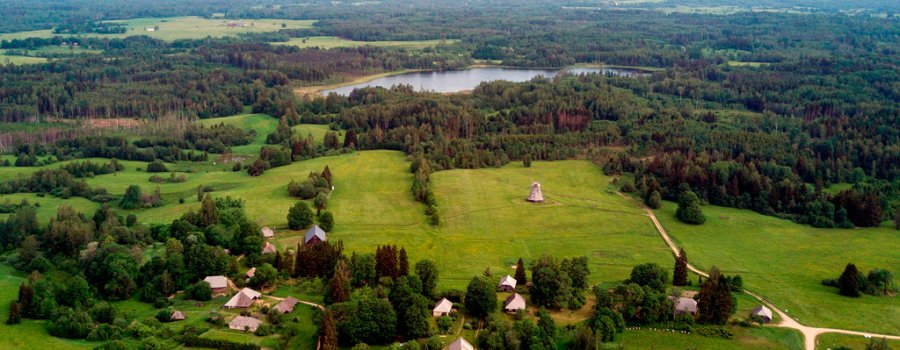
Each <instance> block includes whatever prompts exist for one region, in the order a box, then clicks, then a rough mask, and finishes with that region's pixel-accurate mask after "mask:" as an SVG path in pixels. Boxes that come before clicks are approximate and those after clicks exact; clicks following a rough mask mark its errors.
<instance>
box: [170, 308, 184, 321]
mask: <svg viewBox="0 0 900 350" xmlns="http://www.w3.org/2000/svg"><path fill="white" fill-rule="evenodd" d="M169 321H184V313H183V312H181V311H178V310H175V312H173V313H172V315H171V316H169Z"/></svg>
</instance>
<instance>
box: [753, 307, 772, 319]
mask: <svg viewBox="0 0 900 350" xmlns="http://www.w3.org/2000/svg"><path fill="white" fill-rule="evenodd" d="M750 315H751V317H752V318H753V319H754V320H755V321H757V322H759V323H769V322H772V310H771V309H769V308H767V307H766V306H765V305H760V306H757V307H756V308H755V309H753V311H752V312H750Z"/></svg>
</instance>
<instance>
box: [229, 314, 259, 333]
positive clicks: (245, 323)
mask: <svg viewBox="0 0 900 350" xmlns="http://www.w3.org/2000/svg"><path fill="white" fill-rule="evenodd" d="M260 324H262V321H260V320H258V319H255V318H253V317H246V316H238V317H235V318H234V319H233V320H231V322H228V328H230V329H234V330H236V331H248V332H256V329H257V328H259V325H260Z"/></svg>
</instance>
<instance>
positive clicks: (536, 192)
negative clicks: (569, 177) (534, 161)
mask: <svg viewBox="0 0 900 350" xmlns="http://www.w3.org/2000/svg"><path fill="white" fill-rule="evenodd" d="M528 201H529V202H532V203H541V202H543V201H544V194H543V193H542V192H541V183H540V182H537V181H535V182H534V183H532V184H531V194H530V195H528Z"/></svg>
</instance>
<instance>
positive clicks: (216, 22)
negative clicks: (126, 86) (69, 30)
mask: <svg viewBox="0 0 900 350" xmlns="http://www.w3.org/2000/svg"><path fill="white" fill-rule="evenodd" d="M110 22H116V23H124V24H125V26H126V27H127V32H126V33H123V34H97V33H82V34H77V35H74V36H83V37H101V38H124V37H128V36H134V35H146V36H149V37H151V38H156V39H160V40H166V41H173V40H178V39H201V38H205V37H208V36H210V37H226V36H237V35H239V34H243V33H264V32H276V31H279V30H281V29H302V28H310V27H312V24H313V23H314V22H315V21H313V20H281V19H239V20H237V19H221V18H219V19H206V18H202V17H167V18H135V19H129V20H121V21H110ZM228 24H235V25H236V27H229V26H228ZM244 24H246V26H243V25H244ZM251 24H252V25H251ZM282 25H283V26H282ZM157 26H158V27H159V30H154V31H148V30H147V29H148V28H154V27H157ZM53 36H57V34H53V31H52V30H50V29H47V30H35V31H28V32H18V33H8V34H0V40H13V39H24V38H31V37H41V38H47V37H53ZM58 36H73V35H66V34H60V35H58Z"/></svg>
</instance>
